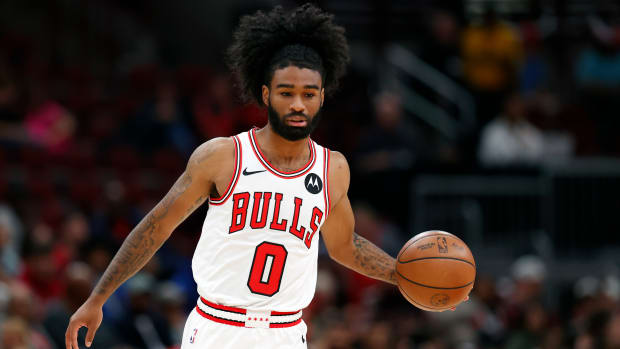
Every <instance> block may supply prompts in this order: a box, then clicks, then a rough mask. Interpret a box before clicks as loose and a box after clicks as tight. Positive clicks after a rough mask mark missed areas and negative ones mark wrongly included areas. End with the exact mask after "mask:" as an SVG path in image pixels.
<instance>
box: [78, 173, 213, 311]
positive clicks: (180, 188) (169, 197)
mask: <svg viewBox="0 0 620 349" xmlns="http://www.w3.org/2000/svg"><path fill="white" fill-rule="evenodd" d="M191 182H192V177H191V176H190V175H188V174H186V173H184V174H183V175H182V176H181V177H180V178H179V180H177V182H176V183H175V185H174V186H173V187H172V189H171V190H170V191H169V192H168V194H166V196H165V197H164V199H163V200H162V201H161V202H160V203H158V204H157V205H156V206H155V208H153V210H151V212H149V213H148V214H147V215H146V216H145V217H144V218H143V219H142V221H140V223H139V224H138V225H137V226H136V227H135V228H134V229H133V230H132V231H131V233H129V235H128V236H127V238H126V239H125V241H124V242H123V244H122V245H121V248H120V249H119V250H118V252H117V253H116V255H115V256H114V258H113V259H112V262H110V265H109V266H108V268H107V269H106V270H105V272H104V273H103V276H102V277H101V279H100V280H99V282H98V283H97V285H96V286H95V289H94V290H93V292H92V294H91V296H90V298H91V300H94V301H96V302H98V303H100V304H103V303H105V301H106V300H107V299H108V297H110V295H111V294H112V293H113V292H114V291H115V290H116V289H117V288H118V287H119V286H120V285H121V284H122V283H123V282H125V281H126V280H127V279H129V278H130V277H131V276H132V275H134V274H135V273H136V272H137V271H138V270H140V269H142V267H144V265H145V264H146V263H147V262H148V261H149V260H150V259H151V257H153V255H154V254H155V252H157V250H158V249H159V248H160V247H161V245H163V243H164V242H165V241H166V240H167V239H168V237H169V236H170V234H171V233H172V230H174V228H175V227H176V224H178V223H180V222H181V221H182V220H183V219H185V217H187V215H188V214H189V213H191V211H192V210H193V209H194V208H195V207H196V206H197V205H199V204H200V203H201V202H202V200H203V197H202V196H200V198H199V199H198V200H197V201H196V202H194V203H192V204H190V205H187V206H189V207H187V211H186V212H181V213H179V212H178V211H179V208H177V209H173V208H172V207H173V205H174V204H175V202H176V201H177V199H178V198H179V196H180V195H182V194H183V193H184V192H185V190H186V189H187V188H188V186H189V185H190V184H191Z"/></svg>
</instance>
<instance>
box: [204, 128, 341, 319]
mask: <svg viewBox="0 0 620 349" xmlns="http://www.w3.org/2000/svg"><path fill="white" fill-rule="evenodd" d="M233 139H234V141H235V160H236V161H235V163H236V164H235V172H234V176H233V178H232V179H231V181H230V184H229V185H228V188H227V189H226V192H225V193H224V194H223V195H222V196H221V197H220V198H217V199H210V200H209V210H208V212H207V216H206V218H205V222H204V225H203V228H202V234H201V236H200V240H199V242H198V246H197V247H196V251H195V252H194V257H193V259H192V271H193V274H194V279H195V280H196V283H197V284H198V293H199V294H200V296H202V297H204V298H206V299H208V300H209V301H211V302H215V303H219V304H222V305H228V306H234V307H240V308H246V309H255V310H272V311H295V310H299V309H302V308H305V307H306V306H307V305H308V304H309V303H310V301H311V300H312V297H313V296H314V291H315V286H316V274H317V258H318V247H319V229H320V228H321V225H322V224H323V222H325V219H326V218H327V215H328V214H329V191H328V181H327V171H328V162H329V150H328V149H326V148H323V147H321V146H320V145H318V144H316V143H315V142H313V141H312V140H309V141H308V147H309V148H310V159H309V160H308V162H307V163H306V164H305V165H304V166H303V167H302V168H301V169H299V170H297V171H294V172H282V171H279V170H278V169H276V168H275V167H274V166H273V165H271V164H270V163H269V162H268V161H267V159H266V158H265V157H264V156H263V155H262V152H261V149H260V148H259V145H258V143H257V141H256V136H255V129H252V130H250V131H248V132H244V133H241V134H239V135H236V136H234V137H233Z"/></svg>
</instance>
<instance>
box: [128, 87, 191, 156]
mask: <svg viewBox="0 0 620 349" xmlns="http://www.w3.org/2000/svg"><path fill="white" fill-rule="evenodd" d="M190 121H191V116H190V115H189V112H188V111H187V108H186V106H185V104H184V103H182V101H181V98H180V96H179V94H178V89H177V86H176V84H175V83H174V82H173V81H170V80H164V81H162V82H161V83H160V84H159V85H158V86H157V90H156V93H155V96H154V98H153V100H151V101H148V102H147V103H146V104H144V105H143V106H142V108H141V110H140V111H139V112H138V114H137V115H136V116H135V117H134V118H133V120H131V121H130V124H129V127H128V129H126V130H125V131H126V132H127V139H133V140H134V142H136V144H135V145H137V146H138V147H140V148H141V149H142V151H143V152H145V153H150V152H152V151H154V150H159V149H162V148H166V147H171V148H174V149H175V150H176V151H177V152H178V153H180V154H183V155H187V156H189V154H191V152H192V150H193V149H194V148H195V147H196V139H195V137H194V135H193V133H192V131H191V130H190V128H189V124H190Z"/></svg>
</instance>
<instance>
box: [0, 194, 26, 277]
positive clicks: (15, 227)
mask: <svg viewBox="0 0 620 349" xmlns="http://www.w3.org/2000/svg"><path fill="white" fill-rule="evenodd" d="M22 234H23V233H22V227H21V222H20V221H19V218H18V217H17V215H16V214H15V212H14V211H13V210H12V209H11V208H10V206H7V205H6V204H3V203H0V281H4V282H7V281H8V280H9V278H12V277H15V276H16V275H17V274H18V272H19V267H20V263H21V261H20V258H19V247H20V246H21V241H22V238H23V237H22Z"/></svg>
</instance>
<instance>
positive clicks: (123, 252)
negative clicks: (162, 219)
mask: <svg viewBox="0 0 620 349" xmlns="http://www.w3.org/2000/svg"><path fill="white" fill-rule="evenodd" d="M168 236H169V234H162V233H161V231H160V224H159V223H158V222H157V219H156V218H155V217H154V215H153V212H150V213H149V214H148V215H147V216H146V217H144V219H143V220H142V221H141V222H140V223H139V224H138V225H137V226H136V227H135V228H134V229H133V230H132V231H131V233H129V235H128V236H127V238H126V239H125V241H124V242H123V244H122V245H121V247H120V249H119V250H118V252H117V253H116V255H115V256H114V258H113V259H112V261H111V262H110V265H109V266H108V267H107V268H106V270H105V272H104V273H103V276H102V277H101V279H99V282H97V285H96V286H95V288H94V290H93V292H92V294H91V297H90V298H91V299H93V300H96V301H97V302H98V303H101V304H102V305H103V303H105V301H106V300H107V299H108V298H109V297H110V295H111V294H112V293H113V292H114V291H115V290H116V289H117V288H118V287H119V286H120V285H121V284H122V283H123V282H125V281H126V280H127V279H129V278H130V277H131V276H133V275H134V274H135V273H136V272H138V271H139V270H140V269H142V267H144V265H146V263H147V262H148V261H149V260H150V259H151V257H153V255H154V254H155V252H156V251H157V250H158V249H159V248H160V247H161V245H162V244H163V243H164V241H166V238H167V237H168Z"/></svg>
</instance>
